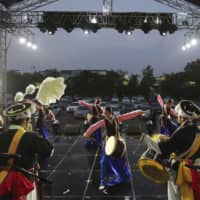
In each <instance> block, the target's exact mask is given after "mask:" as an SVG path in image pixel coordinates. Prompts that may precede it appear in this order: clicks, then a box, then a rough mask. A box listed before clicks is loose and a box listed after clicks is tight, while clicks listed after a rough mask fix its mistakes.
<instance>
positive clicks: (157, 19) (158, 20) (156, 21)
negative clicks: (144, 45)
mask: <svg viewBox="0 0 200 200" xmlns="http://www.w3.org/2000/svg"><path fill="white" fill-rule="evenodd" d="M155 23H156V24H160V19H159V17H158V16H157V17H156V20H155Z"/></svg>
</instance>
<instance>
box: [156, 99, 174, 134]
mask: <svg viewBox="0 0 200 200" xmlns="http://www.w3.org/2000/svg"><path fill="white" fill-rule="evenodd" d="M157 100H158V102H159V103H160V106H161V108H162V114H161V117H160V122H161V126H160V133H161V134H164V135H167V136H171V134H172V133H173V132H174V131H175V130H176V129H177V127H178V126H177V124H176V123H175V122H173V121H172V119H171V118H172V117H177V115H176V113H175V112H174V110H173V109H172V105H173V101H172V99H167V101H166V102H165V103H164V101H163V100H162V97H161V96H160V95H158V96H157Z"/></svg>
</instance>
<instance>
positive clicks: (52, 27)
mask: <svg viewBox="0 0 200 200" xmlns="http://www.w3.org/2000/svg"><path fill="white" fill-rule="evenodd" d="M47 30H48V34H49V35H53V34H55V32H56V31H57V28H56V27H55V26H54V25H51V26H50V25H49V26H48V27H47Z"/></svg>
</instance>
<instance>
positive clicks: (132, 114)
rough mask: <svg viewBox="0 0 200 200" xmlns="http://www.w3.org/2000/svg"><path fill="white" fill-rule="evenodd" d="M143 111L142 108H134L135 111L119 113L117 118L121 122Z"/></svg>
mask: <svg viewBox="0 0 200 200" xmlns="http://www.w3.org/2000/svg"><path fill="white" fill-rule="evenodd" d="M143 113H144V111H142V110H135V111H132V112H129V113H125V114H122V115H119V116H117V119H118V120H119V121H120V122H123V121H127V120H129V119H134V118H136V117H138V116H140V115H142V114H143Z"/></svg>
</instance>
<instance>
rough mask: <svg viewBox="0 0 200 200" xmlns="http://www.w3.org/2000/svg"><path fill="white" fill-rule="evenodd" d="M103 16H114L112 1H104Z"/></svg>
mask: <svg viewBox="0 0 200 200" xmlns="http://www.w3.org/2000/svg"><path fill="white" fill-rule="evenodd" d="M103 14H104V15H111V14H112V0H103Z"/></svg>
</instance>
